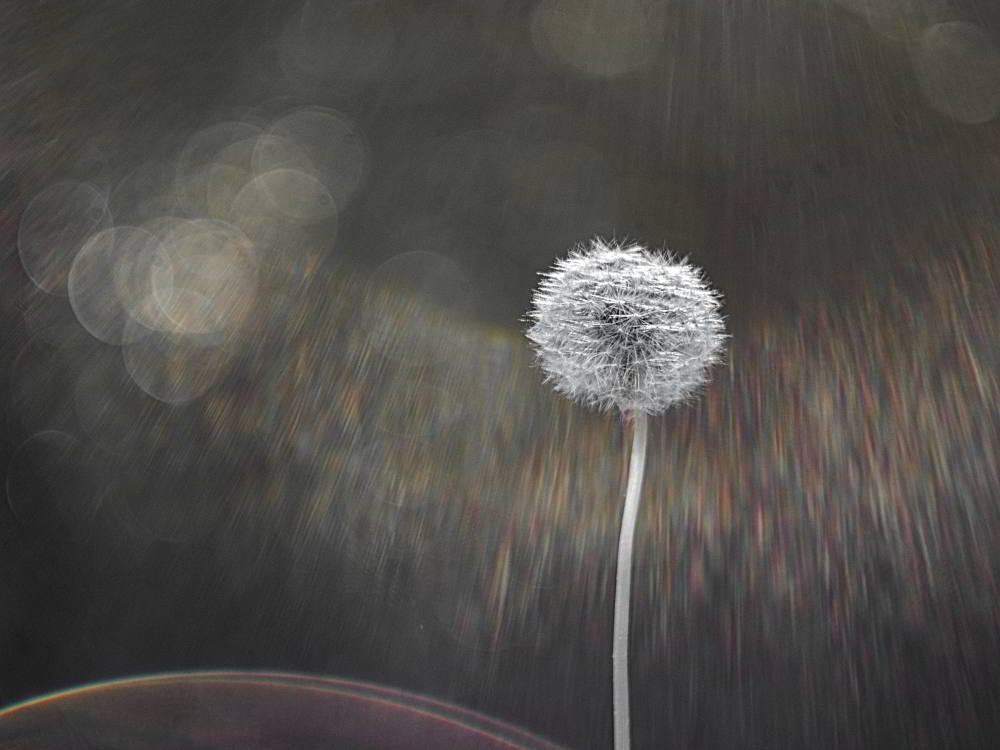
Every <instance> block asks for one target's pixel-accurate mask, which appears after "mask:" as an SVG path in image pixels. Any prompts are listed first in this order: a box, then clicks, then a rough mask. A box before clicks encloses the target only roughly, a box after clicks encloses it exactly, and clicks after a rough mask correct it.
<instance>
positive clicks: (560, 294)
mask: <svg viewBox="0 0 1000 750" xmlns="http://www.w3.org/2000/svg"><path fill="white" fill-rule="evenodd" d="M720 305H721V297H720V295H719V294H718V293H717V292H715V291H714V290H712V289H711V288H710V287H709V286H708V285H707V284H706V283H705V281H704V279H703V276H702V272H701V271H700V269H698V268H696V267H695V266H692V265H690V264H688V263H687V260H686V259H682V260H678V259H676V258H675V257H674V256H672V255H670V254H669V253H668V254H661V253H656V252H650V251H648V250H646V249H644V248H643V247H641V246H639V245H622V244H619V243H615V242H606V241H604V240H601V239H599V238H595V239H593V240H591V241H590V242H589V243H586V244H584V245H581V246H579V247H577V248H575V249H574V250H572V251H571V252H570V254H569V255H568V256H567V257H566V258H563V259H560V260H558V261H556V264H555V267H554V268H553V269H552V270H551V271H548V272H547V273H544V274H543V275H542V280H541V282H540V284H539V286H538V288H537V289H536V290H535V294H534V296H533V298H532V309H531V311H530V312H529V313H528V316H527V322H528V323H529V328H528V331H527V337H528V340H529V341H530V342H531V344H532V346H533V348H534V350H535V353H536V355H537V359H538V362H539V364H540V366H541V368H542V370H543V371H544V373H545V380H546V382H550V383H552V384H553V387H554V388H555V390H556V391H557V392H559V393H562V394H563V395H565V396H567V397H568V398H570V399H573V400H574V401H577V402H578V403H580V404H583V405H584V406H588V407H593V408H598V409H601V410H604V411H608V410H611V409H617V410H618V411H620V412H621V413H622V414H623V415H624V416H625V417H626V418H627V419H628V420H629V421H631V422H632V423H633V432H632V453H631V456H630V460H629V475H628V485H627V488H626V492H625V508H624V512H623V514H622V524H621V531H620V534H619V540H618V567H617V572H616V579H615V610H614V613H615V614H614V644H613V648H612V658H613V669H612V696H613V707H614V746H615V748H617V750H626V749H627V748H628V747H629V743H630V733H629V696H628V631H629V600H630V593H631V586H632V549H633V543H634V537H635V524H636V518H637V516H638V509H639V495H640V489H641V486H642V475H643V472H644V470H645V463H646V443H647V433H648V416H649V415H657V414H662V413H663V412H665V411H666V410H667V409H668V408H670V406H672V405H674V404H677V403H683V402H689V401H691V400H693V399H694V397H695V396H696V395H697V393H698V392H699V391H700V389H701V387H702V386H703V385H705V383H707V382H708V371H709V369H710V368H711V367H712V366H713V365H715V364H717V363H719V362H720V361H721V359H722V346H723V342H724V341H725V339H726V338H727V336H726V333H725V325H724V322H723V319H722V316H721V315H720V313H719V307H720Z"/></svg>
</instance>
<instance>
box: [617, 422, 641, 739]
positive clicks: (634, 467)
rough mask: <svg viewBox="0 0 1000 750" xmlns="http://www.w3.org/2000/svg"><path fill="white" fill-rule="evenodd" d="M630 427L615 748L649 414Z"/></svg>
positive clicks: (623, 723) (621, 730)
mask: <svg viewBox="0 0 1000 750" xmlns="http://www.w3.org/2000/svg"><path fill="white" fill-rule="evenodd" d="M633 416H634V418H633V429H632V455H631V457H630V459H629V468H628V486H627V488H626V490H625V509H624V511H623V512H622V526H621V531H620V532H619V534H618V567H617V571H616V574H615V625H614V645H613V647H612V654H611V656H612V677H611V681H612V693H613V697H614V704H613V705H614V725H615V745H614V747H615V750H628V748H629V746H630V731H629V724H630V722H629V703H628V625H629V602H630V599H631V593H632V548H633V545H634V541H635V524H636V519H637V517H638V515H639V499H640V497H641V495H642V475H643V472H644V471H645V468H646V435H647V433H648V424H649V417H647V416H646V414H644V413H643V412H635V413H634V415H633Z"/></svg>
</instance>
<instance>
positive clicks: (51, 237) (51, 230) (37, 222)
mask: <svg viewBox="0 0 1000 750" xmlns="http://www.w3.org/2000/svg"><path fill="white" fill-rule="evenodd" d="M109 223H110V214H109V212H108V202H107V199H106V198H105V196H104V194H103V193H102V192H100V191H99V190H97V188H95V187H94V186H92V185H88V184H87V183H84V182H74V181H69V180H67V181H64V182H57V183H55V184H53V185H50V186H49V187H47V188H45V189H44V190H43V191H42V192H40V193H39V194H38V195H36V196H35V197H34V198H33V199H32V200H31V202H30V203H29V204H28V207H27V208H26V209H25V210H24V214H23V215H22V216H21V223H20V227H19V228H18V234H17V249H18V253H19V254H20V257H21V265H22V266H23V267H24V271H25V273H27V274H28V278H30V279H31V280H32V281H33V282H34V283H35V285H36V286H38V288H39V289H42V290H43V291H46V292H49V293H51V294H65V293H66V278H67V277H68V275H69V269H70V266H71V265H72V263H73V258H74V257H75V256H76V253H77V251H78V250H79V249H80V248H81V247H82V246H83V243H84V242H86V240H87V238H88V237H90V235H91V234H93V233H94V232H95V231H97V230H99V229H101V228H103V227H104V226H106V225H107V224H109Z"/></svg>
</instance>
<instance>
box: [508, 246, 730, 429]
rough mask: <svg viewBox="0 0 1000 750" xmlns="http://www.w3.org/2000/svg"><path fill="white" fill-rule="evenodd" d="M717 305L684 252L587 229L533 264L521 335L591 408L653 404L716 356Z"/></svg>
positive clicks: (680, 390) (648, 410)
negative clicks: (561, 250)
mask: <svg viewBox="0 0 1000 750" xmlns="http://www.w3.org/2000/svg"><path fill="white" fill-rule="evenodd" d="M720 305H721V296H720V295H719V294H718V293H717V292H715V291H714V290H712V289H711V288H709V286H708V285H707V284H706V283H705V281H704V280H703V278H702V272H701V270H700V269H698V268H696V267H695V266H692V265H690V264H688V263H687V262H686V260H677V259H675V258H674V257H673V256H672V255H670V254H669V253H668V254H661V253H658V252H650V251H648V250H646V249H645V248H643V247H641V246H639V245H621V244H617V243H614V242H606V241H604V240H601V239H599V238H595V239H593V240H590V241H589V242H588V243H584V244H583V245H580V246H578V247H576V248H574V249H573V250H572V251H570V253H569V255H568V256H567V257H565V258H562V259H560V260H557V261H556V263H555V266H554V267H553V269H552V270H550V271H548V272H545V273H543V274H542V280H541V282H540V283H539V285H538V288H537V289H536V290H535V293H534V296H533V298H532V309H531V311H530V312H529V313H528V316H527V322H528V323H529V328H528V330H527V337H528V340H529V341H530V342H531V344H532V346H533V348H534V350H535V353H536V355H537V358H538V363H539V364H540V366H541V368H542V370H543V371H544V372H545V375H546V377H545V379H546V381H547V382H551V383H552V384H553V386H554V388H555V389H556V391H558V392H559V393H562V394H563V395H565V396H567V397H569V398H571V399H573V400H575V401H577V402H579V403H581V404H583V405H585V406H590V407H595V408H598V409H601V410H610V409H612V408H617V409H619V410H621V411H622V412H623V413H632V412H636V413H645V414H662V413H663V412H664V411H666V410H667V409H668V408H669V407H670V406H671V405H672V404H675V403H678V402H682V401H686V400H688V399H690V398H691V397H692V396H694V395H695V394H696V393H697V392H698V390H699V389H700V388H701V386H703V385H704V384H705V383H707V382H708V370H709V368H710V367H711V366H712V365H714V364H716V363H718V362H719V361H721V358H722V346H723V342H724V341H725V339H726V338H727V336H726V333H725V324H724V322H723V318H722V316H721V315H720V314H719V307H720Z"/></svg>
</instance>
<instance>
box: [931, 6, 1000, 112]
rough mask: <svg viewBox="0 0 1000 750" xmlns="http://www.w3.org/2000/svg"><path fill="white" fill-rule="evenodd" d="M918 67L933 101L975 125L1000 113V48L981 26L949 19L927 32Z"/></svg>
mask: <svg viewBox="0 0 1000 750" xmlns="http://www.w3.org/2000/svg"><path fill="white" fill-rule="evenodd" d="M913 68H914V72H915V73H916V76H917V81H918V83H919V84H920V90H921V91H922V92H923V94H924V97H925V98H926V100H927V103H928V104H929V105H930V106H931V107H933V108H934V109H936V110H937V111H938V112H940V113H941V114H943V115H945V116H946V117H949V118H951V119H953V120H955V121H957V122H961V123H966V124H969V125H975V124H982V123H985V122H989V121H990V120H992V119H993V118H995V117H996V116H997V114H998V113H1000V50H998V49H997V47H996V45H995V44H994V43H993V40H992V39H991V38H990V36H989V35H988V34H987V33H986V32H985V31H983V30H982V29H981V28H979V27H978V26H976V25H975V24H971V23H966V22H964V21H949V22H947V23H939V24H935V25H934V26H931V27H930V28H929V29H927V30H926V31H924V33H923V34H922V35H921V36H920V39H919V40H918V41H917V43H916V45H915V47H914V50H913Z"/></svg>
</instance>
